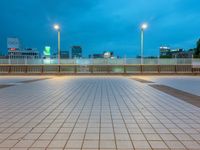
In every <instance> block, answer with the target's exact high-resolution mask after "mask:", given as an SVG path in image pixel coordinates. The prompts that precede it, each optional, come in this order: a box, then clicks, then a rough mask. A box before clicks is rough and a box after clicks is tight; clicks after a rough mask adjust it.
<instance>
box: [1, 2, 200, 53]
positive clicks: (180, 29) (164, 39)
mask: <svg viewBox="0 0 200 150" xmlns="http://www.w3.org/2000/svg"><path fill="white" fill-rule="evenodd" d="M199 4H200V2H198V1H196V0H190V1H189V0H168V1H160V0H149V1H147V0H134V1H133V0H117V1H116V0H65V1H64V0H63V1H57V0H51V1H48V2H47V1H46V0H28V1H27V0H1V1H0V11H1V13H0V19H1V30H0V36H1V39H6V37H8V36H19V37H21V39H22V40H23V43H24V45H25V46H28V47H38V49H40V50H41V51H42V49H43V47H44V45H45V44H49V45H51V46H52V47H53V48H54V49H56V32H55V31H54V30H53V29H52V25H53V24H54V23H60V24H61V27H62V49H64V50H68V49H69V48H70V47H71V46H72V45H82V46H83V48H84V50H85V55H88V54H89V53H95V52H100V51H104V50H105V49H111V50H113V51H115V52H116V53H119V54H120V55H125V54H129V55H130V56H134V55H137V54H139V49H140V29H139V26H140V24H141V23H142V22H148V23H149V26H150V27H149V29H148V30H147V31H146V32H145V48H146V51H148V54H152V55H153V54H155V55H157V51H158V47H159V46H160V45H161V44H167V45H172V46H180V47H182V48H189V47H192V46H194V45H193V44H192V42H188V41H195V40H196V38H198V36H199V34H200V31H199V30H198V28H199V23H200V20H199V19H198V18H199V17H200V15H199V14H200V10H199V7H198V6H199ZM8 8H9V9H8ZM0 43H3V44H1V45H0V49H6V43H5V40H4V41H3V40H1V41H0ZM178 43H179V44H178Z"/></svg>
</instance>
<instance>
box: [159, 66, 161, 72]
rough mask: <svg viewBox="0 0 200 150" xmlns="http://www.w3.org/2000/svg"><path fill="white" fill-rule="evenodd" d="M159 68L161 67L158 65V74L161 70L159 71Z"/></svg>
mask: <svg viewBox="0 0 200 150" xmlns="http://www.w3.org/2000/svg"><path fill="white" fill-rule="evenodd" d="M160 67H161V66H160V65H158V73H160V70H161V69H160Z"/></svg>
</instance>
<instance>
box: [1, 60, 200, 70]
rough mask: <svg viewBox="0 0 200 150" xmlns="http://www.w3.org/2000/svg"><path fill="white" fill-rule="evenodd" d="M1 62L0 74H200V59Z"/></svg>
mask: <svg viewBox="0 0 200 150" xmlns="http://www.w3.org/2000/svg"><path fill="white" fill-rule="evenodd" d="M143 62H144V64H140V63H141V59H134V58H133V59H66V60H61V61H60V64H57V60H56V59H12V60H11V59H0V74H52V73H53V74H137V73H139V74H147V73H151V74H162V73H163V74H166V73H168V74H171V73H173V74H179V73H183V74H199V73H200V59H144V60H143Z"/></svg>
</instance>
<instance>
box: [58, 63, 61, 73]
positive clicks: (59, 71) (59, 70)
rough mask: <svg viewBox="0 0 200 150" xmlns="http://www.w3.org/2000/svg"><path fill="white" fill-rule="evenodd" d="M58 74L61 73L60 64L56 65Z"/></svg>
mask: <svg viewBox="0 0 200 150" xmlns="http://www.w3.org/2000/svg"><path fill="white" fill-rule="evenodd" d="M58 73H59V74H60V73H61V66H60V64H59V65H58Z"/></svg>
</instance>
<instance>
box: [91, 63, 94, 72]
mask: <svg viewBox="0 0 200 150" xmlns="http://www.w3.org/2000/svg"><path fill="white" fill-rule="evenodd" d="M90 69H91V70H90V71H91V73H92V74H93V73H94V65H93V64H92V65H91V66H90Z"/></svg>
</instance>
